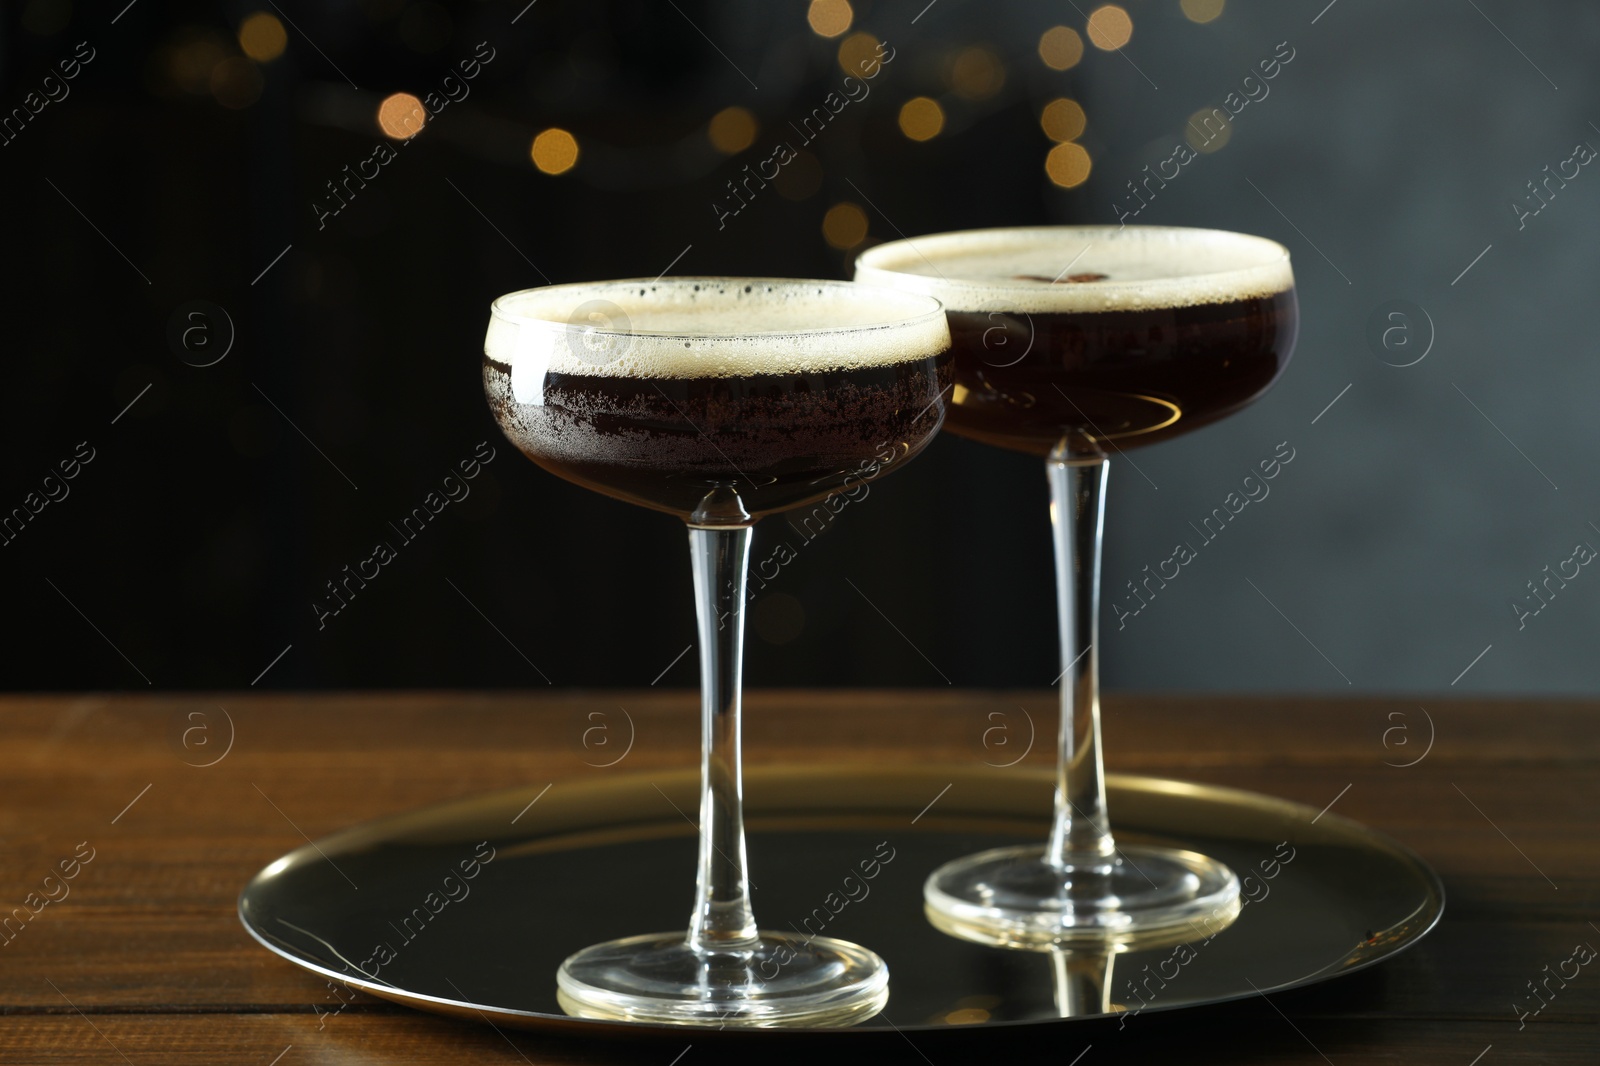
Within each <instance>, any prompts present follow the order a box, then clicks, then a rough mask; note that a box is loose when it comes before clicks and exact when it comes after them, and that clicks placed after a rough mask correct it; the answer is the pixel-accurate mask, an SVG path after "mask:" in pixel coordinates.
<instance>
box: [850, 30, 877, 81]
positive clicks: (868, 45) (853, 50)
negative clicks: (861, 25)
mask: <svg viewBox="0 0 1600 1066" xmlns="http://www.w3.org/2000/svg"><path fill="white" fill-rule="evenodd" d="M885 54H886V55H887V54H888V53H885ZM882 62H883V61H882V60H881V59H879V58H878V39H877V38H876V37H874V36H873V35H872V34H870V33H852V34H851V35H850V36H848V37H846V38H845V39H844V40H843V41H840V42H839V66H840V67H841V68H843V70H844V72H845V73H846V74H849V75H851V76H853V77H857V78H859V77H861V76H862V75H863V73H864V72H865V71H867V70H872V69H873V64H875V63H882Z"/></svg>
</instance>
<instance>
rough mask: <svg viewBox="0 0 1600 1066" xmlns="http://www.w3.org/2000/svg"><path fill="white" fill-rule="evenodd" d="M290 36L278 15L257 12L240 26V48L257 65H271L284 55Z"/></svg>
mask: <svg viewBox="0 0 1600 1066" xmlns="http://www.w3.org/2000/svg"><path fill="white" fill-rule="evenodd" d="M288 44H289V35H288V34H287V33H285V32H284V29H283V23H281V22H279V21H278V17H277V16H276V15H272V14H269V13H267V12H265V11H257V12H256V13H255V14H253V15H250V16H248V17H246V18H245V20H244V21H243V22H241V23H240V24H239V47H240V48H242V49H244V54H245V55H247V56H249V57H250V58H251V59H254V60H255V61H256V62H257V63H270V62H272V61H273V60H274V59H277V58H278V57H279V56H281V55H283V50H284V48H286V47H288Z"/></svg>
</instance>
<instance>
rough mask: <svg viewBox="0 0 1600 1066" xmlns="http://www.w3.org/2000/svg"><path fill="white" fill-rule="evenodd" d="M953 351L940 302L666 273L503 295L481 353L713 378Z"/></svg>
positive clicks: (563, 365) (535, 367)
mask: <svg viewBox="0 0 1600 1066" xmlns="http://www.w3.org/2000/svg"><path fill="white" fill-rule="evenodd" d="M949 347H950V331H949V327H948V326H947V325H946V323H945V317H944V314H943V309H942V308H941V307H940V305H939V302H938V301H937V300H935V299H932V298H929V297H927V296H920V295H916V294H914V293H909V292H905V291H904V290H900V289H894V288H878V287H875V286H869V285H857V284H854V283H852V282H842V281H793V280H780V279H770V278H677V277H674V278H661V279H657V280H654V281H652V280H649V279H642V280H638V279H636V280H631V281H606V282H594V283H587V284H576V285H550V286H547V287H545V288H540V289H524V290H523V291H521V292H514V293H510V294H508V295H505V296H502V297H500V298H499V299H498V300H496V301H495V302H494V304H493V306H492V308H491V312H490V318H489V333H488V336H487V337H486V338H485V340H484V353H485V354H486V355H487V356H488V357H489V359H491V360H493V361H494V362H498V363H502V364H505V365H507V366H510V367H511V368H512V370H513V375H512V376H513V379H516V378H519V377H526V376H527V375H529V374H533V373H535V372H536V373H537V374H538V375H540V376H542V375H543V374H545V373H549V372H554V373H561V374H575V375H590V376H597V377H638V378H705V377H747V376H752V375H757V374H803V373H818V372H821V371H827V370H841V369H853V368H857V367H864V366H872V365H880V364H892V363H899V362H906V361H909V360H912V359H925V358H928V357H929V356H932V355H937V354H938V353H940V352H942V351H944V350H945V349H947V348H949Z"/></svg>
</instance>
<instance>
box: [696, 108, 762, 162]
mask: <svg viewBox="0 0 1600 1066" xmlns="http://www.w3.org/2000/svg"><path fill="white" fill-rule="evenodd" d="M759 128H760V127H759V126H758V125H757V124H756V117H755V116H754V115H752V114H751V113H750V112H749V110H748V109H746V108H743V107H739V106H737V105H735V106H733V107H725V108H723V109H722V110H721V111H718V112H717V113H716V115H714V116H713V117H712V119H711V125H709V126H707V127H706V136H707V137H709V138H711V145H712V147H714V148H716V150H717V151H719V152H726V153H727V154H728V155H734V154H736V153H739V152H742V151H744V150H745V149H746V148H749V147H750V145H751V143H752V142H753V141H755V139H756V131H757V130H758V129H759Z"/></svg>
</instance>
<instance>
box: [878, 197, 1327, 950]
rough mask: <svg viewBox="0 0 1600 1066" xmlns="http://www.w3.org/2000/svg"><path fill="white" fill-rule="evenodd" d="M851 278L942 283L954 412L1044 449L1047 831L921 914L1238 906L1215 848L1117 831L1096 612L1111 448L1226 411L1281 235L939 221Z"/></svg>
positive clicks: (1114, 925)
mask: <svg viewBox="0 0 1600 1066" xmlns="http://www.w3.org/2000/svg"><path fill="white" fill-rule="evenodd" d="M856 279H857V280H858V281H861V282H867V283H874V284H892V285H896V286H898V287H900V288H902V289H904V290H907V291H909V292H915V293H920V294H924V295H930V296H935V297H937V298H938V299H939V300H941V301H942V302H943V303H944V304H945V307H946V310H947V312H948V314H949V318H950V330H951V334H952V337H953V339H954V344H955V366H956V370H955V389H954V390H953V391H952V394H951V409H950V415H949V421H948V423H947V428H949V429H950V430H951V431H952V432H954V433H958V434H961V435H962V436H967V437H971V438H973V439H975V440H979V441H983V442H985V443H988V444H994V445H998V446H999V447H1002V448H1010V449H1014V450H1017V451H1024V452H1031V453H1033V454H1036V455H1040V456H1044V457H1046V460H1047V463H1046V469H1047V472H1048V474H1049V479H1050V492H1051V519H1052V522H1053V523H1054V528H1055V547H1056V591H1057V599H1058V605H1059V620H1060V632H1061V656H1062V658H1061V662H1062V666H1063V668H1064V670H1063V674H1062V677H1061V738H1060V755H1059V761H1058V768H1057V780H1056V802H1055V820H1054V827H1053V829H1052V832H1051V835H1050V839H1049V841H1048V843H1047V844H1045V845H1044V846H1035V847H1014V848H1003V849H999V850H996V851H990V852H984V853H982V854H978V855H972V856H967V857H965V858H961V859H957V860H955V861H953V862H951V863H948V864H946V865H945V866H943V867H941V868H940V869H938V870H936V871H935V872H934V873H933V875H932V876H930V877H929V878H928V881H927V884H926V886H925V888H924V897H925V900H926V902H927V907H928V914H929V917H930V918H931V919H932V920H933V921H934V922H935V923H936V924H937V925H939V926H940V928H942V929H945V930H946V931H948V932H951V933H953V934H955V935H958V936H963V937H967V938H968V939H973V940H979V941H983V942H985V943H992V944H1003V945H1009V946H1041V945H1049V944H1074V943H1089V942H1094V941H1105V940H1108V939H1109V940H1127V941H1134V940H1138V939H1141V938H1146V937H1149V936H1155V935H1159V934H1161V933H1162V931H1163V930H1170V929H1172V928H1174V927H1177V926H1181V925H1184V924H1186V923H1189V922H1192V921H1198V920H1200V919H1201V918H1212V919H1213V920H1215V919H1216V918H1219V917H1225V916H1227V915H1229V914H1231V913H1232V912H1233V911H1236V910H1237V907H1238V895H1239V882H1238V879H1237V878H1236V877H1235V876H1234V874H1233V872H1232V871H1231V870H1229V869H1228V868H1227V867H1226V866H1224V865H1223V864H1222V863H1219V862H1216V861H1215V860H1213V859H1210V858H1207V857H1206V856H1204V855H1199V854H1197V853H1195V852H1192V851H1185V850H1182V849H1178V848H1162V847H1146V846H1124V847H1119V846H1118V845H1117V844H1116V843H1115V841H1114V840H1113V838H1112V835H1111V829H1110V824H1109V821H1108V819H1107V814H1106V800H1105V784H1104V770H1103V765H1102V760H1101V753H1100V706H1099V683H1098V670H1099V666H1098V653H1097V651H1096V643H1097V615H1098V611H1099V589H1100V540H1101V530H1102V524H1103V521H1104V513H1105V511H1104V508H1105V497H1104V490H1105V478H1106V471H1107V468H1108V465H1109V463H1108V460H1107V457H1106V450H1107V449H1122V448H1127V447H1131V446H1133V445H1136V444H1144V443H1149V442H1153V441H1158V440H1163V439H1166V438H1168V437H1171V436H1174V435H1176V434H1179V433H1183V432H1185V431H1187V430H1190V429H1193V428H1196V427H1198V426H1202V425H1205V424H1206V423H1208V422H1211V421H1214V420H1216V419H1218V418H1221V417H1223V416H1225V415H1227V414H1229V413H1231V412H1233V411H1236V410H1238V409H1239V408H1240V407H1243V406H1244V405H1245V404H1247V403H1249V402H1250V401H1251V400H1253V399H1255V398H1256V397H1257V396H1259V395H1261V393H1262V392H1264V391H1266V389H1267V387H1268V386H1270V385H1271V384H1272V382H1273V381H1274V380H1275V379H1276V378H1277V376H1278V374H1279V373H1280V372H1281V371H1282V370H1283V367H1284V365H1285V364H1286V363H1287V362H1288V359H1289V355H1290V352H1291V351H1292V349H1293V348H1294V340H1295V332H1296V327H1297V312H1296V304H1295V295H1294V275H1293V272H1292V271H1291V269H1290V266H1289V253H1288V251H1287V250H1286V249H1285V248H1284V247H1283V246H1282V245H1279V244H1276V243H1274V242H1272V241H1268V240H1264V239H1262V238H1259V237H1248V236H1244V235H1242V234H1237V233H1225V232H1221V231H1217V230H1198V229H1181V228H1167V227H1125V228H1122V229H1114V228H1093V227H1074V226H1056V227H1040V228H1032V229H1000V230H975V231H971V232H966V233H946V234H938V235H935V236H929V237H917V238H914V239H912V240H904V241H895V242H893V243H890V244H884V245H880V246H878V247H876V248H873V249H871V250H870V251H868V252H866V253H865V254H863V255H862V256H861V257H860V259H859V260H857V263H856Z"/></svg>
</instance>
